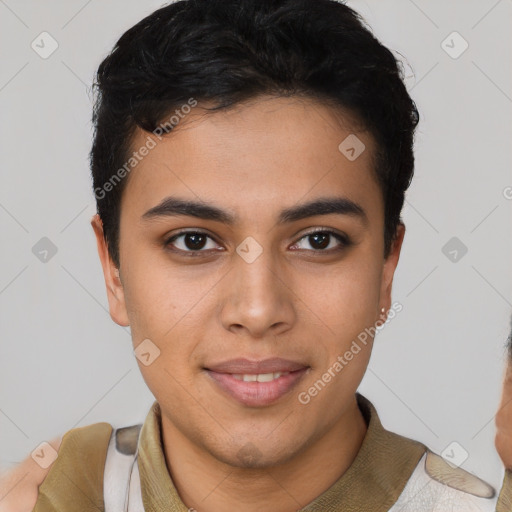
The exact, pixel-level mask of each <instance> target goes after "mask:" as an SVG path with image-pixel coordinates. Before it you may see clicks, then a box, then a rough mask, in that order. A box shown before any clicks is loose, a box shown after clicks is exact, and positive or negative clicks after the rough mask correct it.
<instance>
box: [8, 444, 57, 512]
mask: <svg viewBox="0 0 512 512" xmlns="http://www.w3.org/2000/svg"><path fill="white" fill-rule="evenodd" d="M61 442H62V436H60V437H55V438H54V439H52V440H50V441H48V443H49V444H50V445H51V446H52V447H53V448H54V449H55V450H56V451H57V452H58V451H59V447H60V445H61ZM51 467H52V466H49V467H48V468H45V469H44V468H42V467H41V466H39V464H37V463H36V462H35V461H34V459H32V457H31V456H28V457H26V458H25V459H24V460H23V461H22V462H20V463H19V464H18V465H17V466H15V467H14V468H13V469H11V470H9V471H7V472H5V473H2V474H1V475H0V512H31V511H32V509H33V508H34V506H35V504H36V501H37V495H38V491H39V486H40V485H41V484H42V483H43V481H44V479H45V478H46V475H47V474H48V473H49V472H50V469H51Z"/></svg>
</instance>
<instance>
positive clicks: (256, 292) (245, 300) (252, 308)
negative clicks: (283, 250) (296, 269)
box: [221, 250, 296, 338]
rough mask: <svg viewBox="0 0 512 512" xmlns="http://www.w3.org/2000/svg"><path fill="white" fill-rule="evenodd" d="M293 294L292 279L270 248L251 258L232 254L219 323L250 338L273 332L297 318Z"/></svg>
mask: <svg viewBox="0 0 512 512" xmlns="http://www.w3.org/2000/svg"><path fill="white" fill-rule="evenodd" d="M293 297H294V295H293V290H292V283H291V282H290V279H289V278H287V276H286V275H285V273H284V271H283V269H282V267H281V268H280V265H279V264H278V263H277V262H276V261H275V259H274V258H273V257H272V254H271V253H270V251H265V250H264V251H263V252H262V254H260V256H259V257H258V258H257V259H256V260H255V261H252V262H247V261H245V260H244V259H243V258H242V257H239V256H238V254H235V255H234V262H233V267H232V269H231V271H230V272H229V274H228V276H227V280H226V282H225V284H224V289H223V299H221V300H222V303H221V322H222V325H223V326H224V328H225V329H226V330H228V331H230V332H233V333H235V334H243V333H244V332H245V333H246V334H247V335H250V336H251V337H253V338H264V337H268V336H276V335H278V334H281V333H283V332H286V331H287V330H288V329H290V328H291V327H292V326H293V324H294V322H295V320H296V311H295V307H294V300H293Z"/></svg>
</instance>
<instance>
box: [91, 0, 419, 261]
mask: <svg viewBox="0 0 512 512" xmlns="http://www.w3.org/2000/svg"><path fill="white" fill-rule="evenodd" d="M403 73H404V71H403V65H402V63H401V62H400V61H399V60H397V59H396V58H395V57H394V55H393V53H392V52H391V51H390V50H389V49H388V48H386V47H385V46H383V45H382V44H381V43H380V42H379V41H378V39H377V38H376V37H374V35H373V34H372V32H371V29H370V28H369V27H367V26H366V23H365V21H364V20H363V18H362V17H361V16H360V15H359V14H358V13H357V12H355V11H354V10H353V9H351V8H350V7H348V6H347V5H345V4H344V3H342V2H338V1H335V0H180V1H176V2H173V3H171V4H169V5H166V6H164V7H162V8H160V9H158V10H156V11H155V12H153V13H152V14H151V15H149V16H147V17H146V18H144V19H143V20H141V21H140V22H139V23H137V24H136V25H135V26H133V27H132V28H130V29H129V30H127V31H126V32H125V33H124V34H123V35H122V36H121V38H120V39H119V40H118V41H117V43H116V45H115V47H114V49H113V50H112V52H111V53H110V54H109V55H108V56H107V57H106V58H105V59H104V60H103V62H102V63H101V64H100V66H99V68H98V70H97V73H96V76H95V80H94V83H93V91H94V92H96V93H97V94H96V97H95V105H94V111H93V125H94V140H93V145H92V149H91V152H90V163H91V171H92V178H93V188H94V192H95V196H96V201H97V212H98V214H99V216H100V218H101V219H102V222H103V228H104V236H105V240H106V242H107V244H108V247H109V254H110V256H111V258H112V260H113V262H114V263H115V265H116V266H117V267H119V266H120V257H119V220H120V204H121V197H122V191H123V189H124V187H125V185H126V181H127V180H126V179H120V177H124V176H125V175H126V174H127V172H129V169H127V166H126V162H127V161H129V160H130V156H131V151H133V149H132V148H131V142H132V138H133V135H134V133H135V129H136V127H139V128H142V129H143V130H145V131H147V132H154V131H155V130H158V129H159V126H160V125H162V122H163V120H164V119H166V118H168V117H169V115H171V114H172V113H173V112H174V111H175V109H177V108H179V107H180V106H182V105H187V104H188V103H190V100H191V98H193V101H197V102H199V104H201V102H204V104H206V102H208V104H210V102H213V105H214V108H213V109H211V110H213V111H217V110H219V109H227V108H229V107H230V106H235V105H237V104H239V103H241V102H243V101H246V100H249V99H255V98H258V97H259V96H263V95H275V96H293V95H295V96H302V97H306V98H310V99H316V100H320V101H322V102H324V103H326V104H328V105H329V106H332V107H333V108H336V107H339V108H340V111H342V112H350V113H352V114H355V116H356V117H355V119H357V120H358V122H359V123H361V126H362V127H363V128H364V129H365V130H368V131H369V132H370V134H371V135H372V136H373V138H374V140H375V142H376V147H377V150H376V152H375V154H374V155H373V158H374V165H375V169H374V170H375V176H376V179H377V181H378V183H379V185H380V188H381V190H382V194H383V200H384V205H385V212H384V215H385V226H384V246H385V248H384V256H385V257H386V256H387V255H388V254H389V251H390V248H391V244H392V242H393V240H394V238H395V236H396V229H397V227H398V225H399V223H401V222H402V220H401V217H400V213H401V210H402V207H403V203H404V199H405V191H406V190H407V188H408V187H409V185H410V183H411V180H412V177H413V173H414V154H413V139H414V130H415V128H416V126H417V124H418V122H419V114H418V110H417V108H416V105H415V103H414V101H413V100H412V99H411V97H410V96H409V94H408V92H407V89H406V87H405V84H404V82H403V78H404V75H403ZM177 113H178V112H177ZM172 127H173V124H172V123H170V124H169V123H168V124H167V128H166V129H165V132H166V133H168V132H170V131H171V130H172ZM340 142H341V141H340ZM133 163H134V164H135V162H133ZM123 166H124V167H123ZM122 168H124V169H125V171H124V172H118V171H121V169H122ZM116 173H117V178H119V179H116V181H115V182H113V180H112V178H115V177H116Z"/></svg>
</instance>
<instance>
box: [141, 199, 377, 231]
mask: <svg viewBox="0 0 512 512" xmlns="http://www.w3.org/2000/svg"><path fill="white" fill-rule="evenodd" d="M332 214H336V215H348V216H350V217H355V218H359V219H360V220H361V221H362V222H363V223H364V224H368V216H367V214H366V212H365V210H364V208H363V207H362V206H361V205H360V204H358V203H356V202H354V201H352V200H351V199H348V198H346V197H325V198H319V199H315V200H313V201H310V202H307V203H303V204H299V205H297V206H291V207H289V208H285V209H284V210H282V211H281V212H280V214H279V217H278V220H277V224H286V223H291V222H296V221H298V220H301V219H306V218H308V217H314V216H316V215H332ZM178 215H186V216H189V217H197V218H199V219H205V220H213V221H217V222H222V223H223V224H228V225H233V224H235V222H236V220H237V216H236V215H234V214H233V213H231V212H228V211H226V210H222V209H221V208H219V207H217V206H214V205H212V204H209V203H207V202H204V201H192V200H188V199H180V198H178V197H166V198H165V199H164V200H163V201H161V202H160V203H159V204H158V205H156V206H154V207H153V208H150V209H149V210H148V211H147V212H146V213H144V214H143V215H142V217H141V219H142V220H143V221H150V220H153V219H157V218H162V217H174V216H178Z"/></svg>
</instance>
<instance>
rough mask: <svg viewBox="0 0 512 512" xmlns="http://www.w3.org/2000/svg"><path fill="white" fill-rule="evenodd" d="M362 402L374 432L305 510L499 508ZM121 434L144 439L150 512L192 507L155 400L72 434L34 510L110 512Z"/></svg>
mask: <svg viewBox="0 0 512 512" xmlns="http://www.w3.org/2000/svg"><path fill="white" fill-rule="evenodd" d="M357 400H358V405H359V408H360V410H361V412H362V414H363V417H364V418H365V420H366V423H367V426H368V429H367V432H366V435H365V438H364V440H363V443H362V445H361V448H360V450H359V452H358V454H357V456H356V458H355V459H354V461H353V463H352V465H351V466H350V467H349V469H348V470H347V471H346V472H345V473H344V474H343V475H342V476H341V477H340V478H339V479H338V480H337V481H336V482H335V483H334V484H333V485H332V486H331V487H330V488H328V489H327V490H325V491H324V492H323V493H321V494H320V495H319V496H318V497H317V498H316V499H315V500H314V501H312V502H311V503H309V504H308V505H307V506H305V507H304V508H302V509H300V511H299V512H319V511H324V512H356V511H357V512H381V511H382V512H388V511H390V510H391V509H393V511H394V510H401V511H403V512H420V510H421V511H425V512H430V511H438V510H439V511H440V512H441V511H442V512H448V511H461V512H462V511H464V512H467V511H468V510H478V511H480V510H481V511H491V510H492V511H494V510H495V504H496V499H495V496H494V495H495V493H494V489H493V488H492V487H490V486H489V485H488V484H486V483H485V482H483V481H482V480H480V479H478V478H477V477H475V476H473V475H471V474H469V473H467V472H466V471H463V470H462V469H460V468H453V467H451V466H449V465H448V464H447V463H446V462H444V460H443V459H442V458H441V457H439V456H437V455H435V454H433V453H432V452H430V451H429V450H428V449H427V447H426V446H424V445H423V444H421V443H419V442H417V441H413V440H411V439H408V438H405V437H402V436H400V435H398V434H394V433H392V432H389V431H387V430H386V429H385V428H384V427H383V426H382V424H381V422H380V420H379V417H378V414H377V411H376V410H375V408H374V407H373V405H372V404H371V403H370V402H369V401H368V400H367V399H366V398H364V397H363V396H362V395H360V394H357ZM139 430H140V440H138V438H137V435H138V432H139ZM114 432H118V433H119V434H121V435H119V439H121V440H122V441H121V444H122V448H121V449H122V450H123V453H130V452H131V453H135V449H136V447H137V441H139V445H138V466H139V471H140V483H141V494H142V502H143V504H144V509H145V511H146V512H163V511H166V512H188V511H189V507H188V506H187V505H186V504H185V503H183V502H182V500H181V498H180V496H179V494H178V492H177V490H176V488H175V486H174V484H173V482H172V479H171V477H170V475H169V471H168V469H167V465H166V460H165V454H164V451H163V446H162V437H161V410H160V406H159V404H158V402H156V401H155V402H154V403H153V405H152V406H151V408H150V411H149V412H148V414H147V416H146V419H145V421H144V424H143V425H142V428H141V429H137V428H136V429H134V428H127V427H125V428H122V429H118V430H117V431H114V429H113V428H112V426H111V425H110V424H108V423H96V424H93V425H88V426H86V427H80V428H75V429H72V430H70V431H68V432H67V433H66V434H65V435H64V436H63V440H62V444H61V447H60V450H59V454H58V458H57V460H56V461H55V462H54V463H53V465H52V467H51V469H50V472H49V474H48V476H47V477H46V479H45V481H44V482H43V484H42V485H41V486H40V488H39V498H38V500H37V503H36V506H35V508H34V509H33V512H70V511H74V510H80V511H81V512H88V511H91V512H92V511H95V512H98V511H104V503H103V474H104V467H105V457H106V453H107V447H108V444H109V441H110V437H111V435H112V434H113V433H114ZM133 432H136V435H135V434H133ZM123 434H124V435H123ZM171 449H172V448H171ZM409 494H410V496H409ZM446 503H450V508H446V507H447V505H446ZM459 503H460V504H461V505H459ZM408 504H409V505H411V506H412V507H415V508H410V507H409V506H408ZM464 504H465V505H464ZM439 507H444V508H439ZM464 507H466V508H464ZM472 507H474V508H472ZM496 510H498V511H499V512H503V511H505V510H506V511H507V512H510V510H511V509H510V508H502V509H496Z"/></svg>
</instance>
